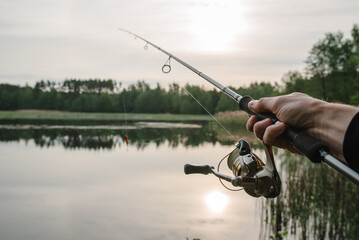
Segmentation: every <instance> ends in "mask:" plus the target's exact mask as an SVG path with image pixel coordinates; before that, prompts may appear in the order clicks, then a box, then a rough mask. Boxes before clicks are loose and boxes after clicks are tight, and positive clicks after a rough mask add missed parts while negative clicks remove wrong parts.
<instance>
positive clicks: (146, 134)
mask: <svg viewBox="0 0 359 240" xmlns="http://www.w3.org/2000/svg"><path fill="white" fill-rule="evenodd" d="M126 134H127V135H129V138H130V141H129V144H130V145H132V146H135V147H136V148H137V149H144V148H146V146H148V145H149V144H150V143H155V145H156V146H160V145H162V144H168V146H169V147H177V146H178V145H179V144H182V145H184V146H186V147H188V146H199V145H200V144H202V143H205V142H207V143H208V142H209V143H213V144H215V143H216V142H218V141H219V140H218V138H217V134H216V131H215V130H214V129H212V128H211V127H209V126H207V125H205V124H204V125H202V127H198V128H185V127H183V128H138V129H126V130H125V129H111V128H110V127H109V129H106V127H104V128H103V129H97V128H94V129H91V127H90V128H87V129H83V128H78V129H76V128H71V129H69V128H61V127H59V128H46V127H44V128H41V127H40V128H38V127H36V128H32V127H31V126H30V127H25V128H24V127H22V128H10V129H9V128H0V141H5V142H8V141H20V140H25V141H31V140H32V141H34V143H35V144H36V145H37V146H39V147H52V146H56V145H61V146H63V147H64V148H69V149H76V148H84V149H95V150H96V149H113V148H115V147H117V146H119V147H122V146H125V145H126V142H125V135H126ZM229 144H233V142H231V143H229Z"/></svg>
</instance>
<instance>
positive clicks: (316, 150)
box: [119, 28, 359, 185]
mask: <svg viewBox="0 0 359 240" xmlns="http://www.w3.org/2000/svg"><path fill="white" fill-rule="evenodd" d="M119 30H120V31H123V32H126V33H128V34H130V35H132V36H134V37H135V38H139V39H141V40H142V41H144V42H145V43H146V45H145V46H144V49H147V48H148V45H151V46H152V47H154V48H156V49H158V50H159V51H161V52H163V53H164V54H166V55H167V56H168V60H167V62H166V63H165V64H164V66H163V67H162V72H164V73H169V72H170V71H171V65H170V60H171V59H174V60H176V61H177V62H178V63H180V64H182V65H183V66H185V67H186V68H188V69H189V70H191V71H193V72H194V73H196V74H197V75H199V76H200V77H202V78H203V79H205V80H207V81H208V82H209V83H211V84H212V85H214V86H216V87H217V88H219V89H221V91H222V92H223V93H225V94H226V95H227V96H229V97H230V98H232V99H233V100H234V101H236V102H237V103H238V105H239V108H240V109H241V110H243V111H245V112H246V113H248V114H250V115H255V116H257V117H258V118H259V119H260V120H262V119H266V118H270V119H271V120H272V122H273V123H276V122H280V121H279V120H278V118H277V117H276V116H275V115H274V114H273V113H255V112H252V111H251V110H250V109H249V107H248V103H249V102H250V101H252V100H253V98H252V97H250V96H241V95H240V94H238V93H236V92H234V91H232V90H231V89H229V88H228V87H225V86H223V85H222V84H220V83H219V82H217V81H216V80H214V79H212V78H211V77H209V76H208V75H206V74H204V73H202V72H201V71H199V70H198V69H196V68H194V67H192V66H191V65H189V64H188V63H186V62H185V61H183V60H181V59H179V58H178V57H176V56H174V55H173V54H171V53H169V52H167V51H166V50H164V49H162V48H160V47H159V46H157V45H155V44H153V43H152V42H150V41H148V40H146V39H144V38H142V37H141V36H139V35H137V34H135V33H132V32H130V31H128V30H126V29H123V28H119ZM283 135H284V136H285V138H286V139H287V140H288V141H289V142H291V143H292V144H293V146H294V147H295V148H296V149H297V150H299V151H300V152H301V153H302V154H303V155H305V156H306V157H307V158H308V159H309V160H311V161H312V162H314V163H320V162H324V163H326V164H327V165H329V166H330V167H332V168H333V169H335V170H336V171H338V172H339V173H341V174H342V175H343V176H344V177H346V178H347V179H349V180H350V181H352V182H353V183H355V184H356V185H359V173H357V172H356V171H354V170H353V169H351V168H350V167H349V166H347V165H346V164H344V163H343V162H342V161H340V160H338V159H337V158H335V157H334V156H332V155H331V154H329V153H328V150H329V148H328V146H327V144H325V143H324V142H322V141H320V140H318V139H316V138H314V137H313V136H311V135H309V134H307V133H305V132H303V131H300V130H298V129H295V128H293V127H291V126H289V125H287V124H286V130H285V132H284V133H283ZM238 144H239V145H240V142H239V143H238ZM236 149H238V151H239V149H240V146H238V147H237V148H236ZM234 151H235V150H234ZM239 156H242V155H239ZM237 157H238V156H237ZM269 158H270V157H269ZM255 161H257V160H255ZM257 162H258V161H257ZM267 162H270V161H269V160H268V156H267ZM227 163H228V162H227ZM242 163H243V162H242ZM233 164H234V163H233ZM238 164H239V162H238ZM258 164H259V165H260V163H258ZM228 165H229V163H228ZM242 165H243V164H242ZM229 167H230V168H231V167H233V166H232V165H231V166H229ZM231 169H232V168H231ZM274 169H275V167H274ZM275 171H276V170H275ZM275 171H274V172H275ZM185 172H186V173H187V174H189V173H201V174H208V173H213V174H215V175H216V174H217V173H215V171H214V170H213V168H212V167H209V166H208V165H205V166H193V165H189V164H188V165H186V166H185ZM242 172H243V171H242ZM238 174H239V175H240V171H239V172H237V175H236V174H235V175H236V177H238V176H239V175H238ZM250 175H253V174H250ZM274 175H275V173H274ZM216 176H217V175H216ZM217 177H219V178H221V177H220V176H217ZM227 177H228V176H227ZM272 178H273V176H272ZM221 179H224V177H223V176H222V178H221ZM224 180H227V181H229V182H232V184H233V181H236V180H234V179H232V178H230V177H229V178H227V179H224ZM252 180H253V179H252ZM239 181H240V180H238V182H239ZM233 185H235V184H233Z"/></svg>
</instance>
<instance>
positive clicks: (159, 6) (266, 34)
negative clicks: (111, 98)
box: [0, 0, 359, 86]
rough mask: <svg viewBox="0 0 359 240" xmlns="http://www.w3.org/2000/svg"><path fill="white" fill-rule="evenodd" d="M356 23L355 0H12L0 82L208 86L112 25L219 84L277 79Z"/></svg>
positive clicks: (6, 5)
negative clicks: (167, 67)
mask: <svg viewBox="0 0 359 240" xmlns="http://www.w3.org/2000/svg"><path fill="white" fill-rule="evenodd" d="M355 23H359V1H357V0H341V1H339V0H335V1H328V0H326V1H324V0H320V1H309V0H301V1H288V0H286V1H285V0H271V1H264V0H236V1H220V0H213V1H209V0H193V1H192V0H172V1H167V0H143V1H136V0H131V1H129V0H127V1H125V0H117V1H112V0H91V1H84V0H32V1H25V0H11V1H1V2H0V53H1V54H0V83H11V84H20V85H24V84H25V83H28V84H29V85H33V84H34V83H35V82H36V81H39V80H42V79H43V80H50V81H62V80H64V79H66V78H80V79H85V78H112V79H115V80H119V81H122V82H124V83H125V84H128V83H133V82H135V81H137V80H146V81H147V82H149V83H151V84H155V83H156V82H159V83H161V85H164V86H165V85H167V84H168V83H170V82H178V83H180V84H181V85H183V84H185V83H187V82H191V83H193V84H201V85H205V86H208V85H207V84H206V83H204V82H203V80H202V79H200V78H199V77H198V76H195V75H194V74H193V73H191V72H189V71H188V70H186V69H185V68H184V67H182V66H180V65H179V64H175V63H173V70H172V72H171V73H170V74H163V73H162V72H161V67H162V65H163V64H164V63H165V61H166V60H167V57H166V56H165V55H163V54H162V53H160V52H158V51H157V50H155V49H153V48H150V49H149V50H147V51H144V49H143V46H144V43H142V42H140V40H136V41H135V40H134V39H133V38H132V37H130V36H129V35H127V34H124V33H122V32H120V31H118V28H119V27H122V28H126V29H128V30H130V31H133V32H135V33H137V34H139V35H141V36H143V37H144V38H146V39H148V40H150V41H152V42H154V43H156V44H157V45H159V46H161V47H162V48H164V49H166V50H168V51H169V52H171V53H173V54H175V55H176V56H177V57H179V58H182V59H183V60H185V61H187V62H188V63H190V64H192V65H194V66H195V67H196V68H198V69H200V70H201V71H203V72H205V73H206V74H208V75H209V76H211V77H213V78H214V79H216V80H218V81H220V82H221V83H223V84H224V85H233V86H241V85H248V84H249V83H250V82H253V81H270V82H274V81H280V79H281V77H282V75H283V74H284V73H286V72H288V71H289V70H299V71H302V70H303V69H304V60H305V59H306V57H307V56H308V52H309V50H310V48H311V47H312V46H313V44H315V43H316V42H317V41H318V40H319V39H320V38H323V37H324V34H325V33H327V32H337V31H342V32H344V34H345V37H350V30H351V28H352V27H353V25H354V24H355Z"/></svg>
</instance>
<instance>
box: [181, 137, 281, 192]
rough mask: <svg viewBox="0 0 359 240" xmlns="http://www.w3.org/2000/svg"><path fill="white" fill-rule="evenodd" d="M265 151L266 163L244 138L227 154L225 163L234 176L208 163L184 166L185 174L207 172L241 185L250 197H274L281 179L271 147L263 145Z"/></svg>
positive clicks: (279, 187)
mask: <svg viewBox="0 0 359 240" xmlns="http://www.w3.org/2000/svg"><path fill="white" fill-rule="evenodd" d="M264 149H265V152H266V158H267V162H266V164H264V163H263V161H262V160H261V159H260V158H259V157H258V156H257V155H256V154H254V153H253V152H252V151H251V149H250V147H249V144H248V143H247V142H246V141H245V140H242V139H241V140H239V141H238V143H237V144H236V148H235V149H234V150H233V151H232V152H231V153H230V154H229V156H228V158H227V165H228V167H229V169H231V170H232V172H233V175H234V176H227V175H224V174H222V173H219V172H217V171H215V170H214V167H211V166H209V165H200V166H198V165H191V164H186V165H185V166H184V172H185V174H194V173H198V174H205V175H207V174H209V173H212V174H214V175H215V176H217V177H218V178H220V179H223V180H225V181H228V182H230V183H232V185H233V186H235V187H243V189H244V191H245V192H246V193H248V194H249V195H251V196H252V197H261V196H263V197H265V198H275V197H277V196H278V195H279V193H280V189H281V180H280V177H279V175H278V172H277V169H276V166H275V163H274V159H273V151H272V147H271V146H268V145H264Z"/></svg>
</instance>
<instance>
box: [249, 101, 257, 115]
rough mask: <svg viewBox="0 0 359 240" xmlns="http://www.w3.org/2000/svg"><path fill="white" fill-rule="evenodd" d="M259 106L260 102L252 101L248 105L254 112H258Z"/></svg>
mask: <svg viewBox="0 0 359 240" xmlns="http://www.w3.org/2000/svg"><path fill="white" fill-rule="evenodd" d="M257 105H258V100H252V101H250V102H249V103H248V108H249V109H250V110H252V111H253V112H258V111H257Z"/></svg>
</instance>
